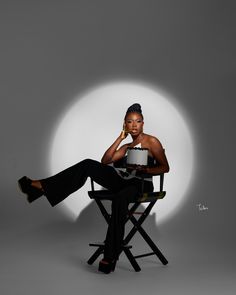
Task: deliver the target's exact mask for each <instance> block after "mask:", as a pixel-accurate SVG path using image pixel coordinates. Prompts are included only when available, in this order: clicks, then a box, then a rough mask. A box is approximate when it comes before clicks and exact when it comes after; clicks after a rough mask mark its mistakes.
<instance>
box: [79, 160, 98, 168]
mask: <svg viewBox="0 0 236 295" xmlns="http://www.w3.org/2000/svg"><path fill="white" fill-rule="evenodd" d="M95 162H96V161H95V160H92V159H85V160H83V161H81V162H80V163H82V164H83V165H85V166H91V165H94V163H95Z"/></svg>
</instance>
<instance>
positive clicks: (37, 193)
mask: <svg viewBox="0 0 236 295" xmlns="http://www.w3.org/2000/svg"><path fill="white" fill-rule="evenodd" d="M18 185H19V188H20V190H21V191H22V193H24V194H26V195H27V201H28V202H29V203H32V202H33V201H35V200H36V199H38V198H39V197H41V196H42V195H43V191H42V190H41V189H39V188H36V187H34V186H32V180H31V179H29V178H28V177H26V176H23V177H22V178H20V179H19V180H18Z"/></svg>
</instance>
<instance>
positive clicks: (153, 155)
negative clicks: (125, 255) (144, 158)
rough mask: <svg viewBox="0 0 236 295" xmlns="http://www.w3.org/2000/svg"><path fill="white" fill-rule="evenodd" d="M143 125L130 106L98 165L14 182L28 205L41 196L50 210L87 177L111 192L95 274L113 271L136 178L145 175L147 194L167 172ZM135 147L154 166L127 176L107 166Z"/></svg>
mask: <svg viewBox="0 0 236 295" xmlns="http://www.w3.org/2000/svg"><path fill="white" fill-rule="evenodd" d="M143 124H144V122H143V115H142V110H141V106H140V105H139V104H133V105H132V106H130V107H129V108H128V110H127V112H126V115H125V118H124V125H123V130H122V132H121V134H120V135H119V136H118V138H117V139H116V140H115V142H114V143H113V144H112V145H111V146H110V147H109V148H108V150H107V151H106V152H105V153H104V155H103V157H102V160H101V163H100V162H97V161H94V160H91V159H86V160H83V161H81V162H79V163H77V164H75V165H74V166H71V167H69V168H67V169H66V170H63V171H62V172H60V173H58V174H56V175H54V176H52V177H49V178H46V179H41V180H31V179H29V178H28V177H26V176H24V177H22V178H21V179H20V180H19V181H18V183H19V187H20V189H21V191H22V192H23V193H25V194H26V195H27V200H28V202H33V201H34V200H36V199H38V198H39V197H41V196H42V195H45V196H46V198H47V199H48V201H49V203H50V204H51V205H52V206H55V205H56V204H58V203H59V202H61V201H62V200H64V199H65V198H66V197H68V196H69V195H70V194H71V193H73V192H74V191H76V190H78V189H79V188H81V187H82V186H83V185H84V183H85V182H86V180H87V178H88V177H91V178H92V179H93V180H94V181H95V182H96V183H98V184H99V185H101V186H103V187H105V188H107V189H108V190H111V191H113V192H114V194H113V199H112V215H111V221H110V224H109V226H108V231H107V235H106V239H105V248H104V258H103V259H102V260H101V261H100V263H99V270H100V271H102V272H104V273H109V272H110V271H111V270H112V269H113V268H114V265H115V263H116V260H117V259H118V257H119V254H120V249H121V245H122V241H123V236H124V225H125V219H126V215H127V210H128V204H129V203H130V202H131V201H134V200H135V199H136V198H137V197H138V195H139V192H140V191H141V189H142V180H141V177H139V174H140V173H145V174H146V176H147V177H146V178H145V180H144V186H143V190H144V192H150V191H153V183H152V175H156V174H160V173H166V172H168V171H169V165H168V161H167V159H166V156H165V153H164V149H163V147H162V145H161V143H160V141H159V140H158V139H157V138H155V137H153V136H151V135H148V134H145V133H143ZM128 134H130V135H131V137H132V142H130V143H127V144H124V145H122V146H121V147H119V146H120V144H121V142H122V141H123V140H124V139H125V138H126V137H127V136H128ZM136 146H140V147H142V148H147V149H148V153H149V159H151V160H153V161H155V162H156V164H155V165H151V166H150V167H149V166H148V167H147V168H142V167H137V168H136V170H135V171H130V170H129V169H128V170H127V171H128V172H127V171H126V172H124V171H123V170H122V169H119V168H115V167H113V166H111V165H113V163H117V162H118V161H119V160H122V159H124V157H125V155H126V152H127V149H128V148H130V147H136Z"/></svg>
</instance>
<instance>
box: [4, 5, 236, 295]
mask: <svg viewBox="0 0 236 295" xmlns="http://www.w3.org/2000/svg"><path fill="white" fill-rule="evenodd" d="M235 9H236V4H235V1H226V0H224V1H220V0H217V1H213V0H212V1H210V0H209V1H207V0H205V1H195V0H193V1H187V0H180V1H175V0H155V1H154V0H146V1H142V0H126V1H122V0H120V1H112V0H110V1H108V0H107V1H106V0H100V1H96V0H84V1H83V0H78V1H75V0H67V1H60V0H58V1H55V0H47V1H44V0H40V1H32V0H31V1H27V0H21V1H16V0H12V1H7V0H6V1H5V0H1V1H0V42H1V43H0V45H1V46H0V83H1V84H0V85H1V87H0V97H1V109H0V112H1V116H0V128H1V145H0V148H1V167H2V168H1V171H2V173H1V207H0V210H1V212H0V218H1V223H0V227H1V236H0V245H1V252H0V255H1V266H0V267H1V276H0V277H1V278H0V280H1V282H0V286H1V287H0V290H1V294H48V293H49V292H50V293H51V294H56V293H57V294H65V293H66V294H75V292H76V294H78V292H80V293H81V294H82V293H83V294H92V293H93V292H96V293H98V294H106V293H111V292H112V293H113V294H119V293H124V294H126V293H127V294H128V293H129V294H134V293H135V294H142V293H144V292H148V293H149V294H171V293H172V292H175V294H235V291H236V288H235V278H236V276H235V275H236V271H235V262H236V261H235V254H234V248H235V204H236V201H235V187H234V179H233V175H234V169H235V157H234V150H235V131H234V125H235V102H234V96H235V93H236V91H235V85H234V84H235V83H234V82H235V81H234V80H235V70H236V58H235V57H236V55H235V51H236V42H235V33H236V32H235V31H236V29H235V25H236V17H235ZM121 78H122V79H126V78H127V79H139V80H141V81H144V82H145V81H146V82H149V83H152V84H153V85H157V86H160V87H162V88H163V89H165V90H166V91H168V92H169V93H171V94H172V95H173V96H174V97H175V98H176V99H177V100H178V103H179V105H181V106H182V108H183V109H184V110H185V112H186V113H187V115H188V117H189V118H190V119H191V121H192V124H193V126H194V132H195V134H193V137H194V138H195V142H196V147H195V148H196V156H197V162H198V166H199V168H198V173H197V174H196V179H195V180H194V182H193V185H192V187H191V189H190V190H189V192H188V194H189V195H188V198H187V201H186V202H185V204H184V206H183V207H182V208H181V210H180V211H179V212H178V213H177V214H176V215H175V216H174V217H173V218H172V219H170V220H169V221H168V222H166V223H164V224H162V225H161V226H156V225H155V224H154V221H153V220H152V219H150V220H149V221H148V222H147V224H146V226H145V227H146V228H147V230H148V231H149V232H150V233H151V235H152V236H153V238H154V240H155V241H158V245H159V246H160V248H161V249H162V250H163V252H164V254H165V255H166V256H167V258H168V260H169V262H170V263H169V265H168V266H167V267H163V266H162V265H161V263H160V262H159V261H156V260H155V258H154V257H152V258H146V259H142V261H140V264H141V266H142V272H141V273H138V274H137V273H135V272H134V271H133V270H132V268H131V267H130V265H129V263H128V261H127V260H126V259H125V258H124V257H122V258H121V260H120V262H119V265H118V267H117V270H116V272H115V273H114V274H112V275H109V276H104V275H102V274H98V273H97V264H96V263H95V265H94V266H87V265H86V259H87V258H88V257H89V255H90V254H91V249H89V247H88V242H89V241H91V240H93V239H94V238H95V240H96V239H99V238H101V235H103V234H104V233H105V224H104V222H103V220H102V219H101V217H100V216H99V214H98V212H97V209H96V207H95V205H94V204H91V205H90V206H88V207H87V208H86V209H85V210H84V211H83V212H82V214H81V216H80V217H79V218H78V220H77V222H76V223H71V222H69V221H68V220H67V219H66V217H65V216H64V215H63V214H62V213H61V212H60V211H58V210H57V209H55V208H51V207H50V206H49V204H48V203H47V202H46V201H45V200H40V201H37V202H35V203H34V204H32V205H29V204H27V203H26V202H25V200H24V197H23V196H22V195H21V194H20V193H19V191H18V189H17V185H16V181H17V179H18V178H19V177H21V176H22V175H25V174H26V175H30V176H31V175H32V176H34V177H35V178H37V177H42V176H43V175H47V174H48V170H47V167H48V165H47V162H46V161H47V159H48V157H47V156H48V148H49V142H50V140H51V136H52V135H53V131H54V129H55V127H56V124H57V123H58V122H57V120H58V118H59V116H60V114H62V113H63V112H64V110H65V109H66V108H67V107H68V105H69V104H70V103H71V100H72V99H73V98H74V96H75V95H77V94H78V93H80V92H82V91H84V90H86V89H88V88H89V87H91V86H93V85H95V84H99V83H100V82H104V81H106V80H107V79H109V80H110V79H121ZM183 165H184V163H183ZM176 194H178V192H176ZM198 203H202V204H205V205H207V207H208V210H204V211H199V210H198V209H197V207H196V204H198ZM91 220H92V221H91ZM136 247H138V248H140V250H141V249H142V247H143V243H142V240H141V239H139V238H138V237H137V238H136Z"/></svg>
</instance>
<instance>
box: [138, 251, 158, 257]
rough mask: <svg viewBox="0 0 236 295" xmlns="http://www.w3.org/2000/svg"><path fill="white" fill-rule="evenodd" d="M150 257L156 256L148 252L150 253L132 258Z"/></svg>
mask: <svg viewBox="0 0 236 295" xmlns="http://www.w3.org/2000/svg"><path fill="white" fill-rule="evenodd" d="M151 255H156V253H154V252H150V253H146V254H141V255H136V256H134V258H141V257H147V256H151Z"/></svg>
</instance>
